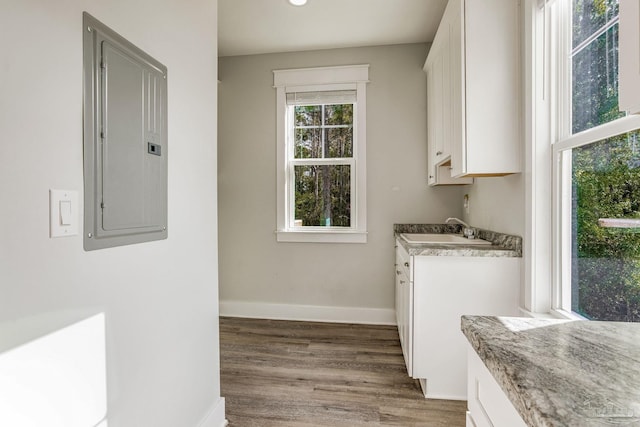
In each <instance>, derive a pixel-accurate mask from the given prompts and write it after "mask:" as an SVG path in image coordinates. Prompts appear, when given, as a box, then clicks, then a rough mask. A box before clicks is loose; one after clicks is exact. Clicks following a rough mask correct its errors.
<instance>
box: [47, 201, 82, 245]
mask: <svg viewBox="0 0 640 427" xmlns="http://www.w3.org/2000/svg"><path fill="white" fill-rule="evenodd" d="M78 218H79V212H78V192H77V191H72V190H49V230H50V232H49V235H50V236H51V237H64V236H75V235H77V234H78Z"/></svg>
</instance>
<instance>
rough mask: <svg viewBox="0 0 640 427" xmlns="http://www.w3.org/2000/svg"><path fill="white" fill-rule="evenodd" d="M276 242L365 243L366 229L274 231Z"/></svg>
mask: <svg viewBox="0 0 640 427" xmlns="http://www.w3.org/2000/svg"><path fill="white" fill-rule="evenodd" d="M276 238H277V241H278V242H292V243H367V232H366V231H317V230H310V231H297V230H296V231H285V230H280V231H276Z"/></svg>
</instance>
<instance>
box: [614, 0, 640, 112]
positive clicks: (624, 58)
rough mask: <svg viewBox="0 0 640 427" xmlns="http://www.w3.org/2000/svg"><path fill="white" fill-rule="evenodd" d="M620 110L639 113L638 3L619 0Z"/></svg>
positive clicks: (639, 17)
mask: <svg viewBox="0 0 640 427" xmlns="http://www.w3.org/2000/svg"><path fill="white" fill-rule="evenodd" d="M619 39H620V55H619V58H620V59H619V61H620V101H619V103H620V110H621V111H628V112H629V113H631V114H636V113H640V4H639V3H638V0H620V33H619Z"/></svg>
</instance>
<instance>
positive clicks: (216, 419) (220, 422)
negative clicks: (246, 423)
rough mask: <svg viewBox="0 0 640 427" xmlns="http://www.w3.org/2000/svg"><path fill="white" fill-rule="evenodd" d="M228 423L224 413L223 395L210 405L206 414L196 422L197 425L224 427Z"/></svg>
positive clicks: (200, 426)
mask: <svg viewBox="0 0 640 427" xmlns="http://www.w3.org/2000/svg"><path fill="white" fill-rule="evenodd" d="M227 424H228V422H227V420H226V419H225V415H224V397H221V398H219V399H218V401H217V402H216V403H214V404H213V406H211V409H209V412H207V415H205V416H204V418H203V419H202V421H200V423H198V427H224V426H226V425H227Z"/></svg>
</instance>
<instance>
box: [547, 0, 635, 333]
mask: <svg viewBox="0 0 640 427" xmlns="http://www.w3.org/2000/svg"><path fill="white" fill-rule="evenodd" d="M634 1H635V3H636V5H635V9H636V13H635V14H629V13H628V15H630V17H631V18H632V19H633V20H635V22H633V21H630V24H631V25H634V26H635V27H636V28H637V26H638V22H639V21H638V16H639V15H638V14H637V1H636V0H633V1H631V2H627V4H633V2H634ZM625 2H626V0H600V1H593V0H546V1H545V0H542V1H540V2H539V5H540V9H539V11H538V12H537V13H538V14H539V19H538V22H544V25H545V27H546V28H545V29H544V32H541V33H540V34H542V35H543V37H541V38H538V42H539V43H540V49H539V52H540V53H541V55H540V57H539V59H540V61H539V63H543V64H544V67H543V68H544V71H542V72H541V73H540V74H539V76H542V75H544V79H541V81H543V83H542V84H541V85H540V86H541V87H542V91H541V93H542V94H543V96H542V99H544V101H545V102H548V104H547V105H548V110H547V114H548V116H545V117H546V118H548V119H546V120H548V121H547V123H546V128H545V126H542V127H539V128H538V130H541V129H544V130H545V131H544V132H540V134H539V138H541V139H543V140H544V139H546V138H547V135H548V143H551V147H552V158H553V167H552V169H553V193H554V194H553V197H552V210H553V227H552V232H551V235H552V241H553V253H554V255H553V262H552V263H553V269H552V270H553V272H552V281H553V292H552V301H551V308H552V309H554V310H556V312H558V313H564V314H566V315H571V314H573V315H579V316H582V317H585V318H587V319H594V320H615V321H635V322H637V321H640V117H638V116H637V115H629V114H627V112H625V111H624V110H625V108H624V106H623V107H621V106H620V103H619V99H621V98H622V95H621V93H622V91H623V90H625V88H624V87H621V86H620V84H619V82H620V77H619V76H620V75H621V73H622V70H621V68H620V65H619V64H620V61H619V59H620V56H621V55H631V56H633V55H635V56H636V57H637V56H638V55H639V51H638V50H637V49H630V50H627V51H624V52H623V51H622V50H620V43H621V34H622V33H623V32H622V30H623V29H622V28H621V23H620V20H621V14H622V13H624V11H621V4H624V3H625ZM619 3H620V4H619ZM636 32H637V31H636ZM636 42H637V40H636ZM636 47H637V45H636ZM544 120H545V118H543V121H544ZM547 131H548V133H547Z"/></svg>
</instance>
